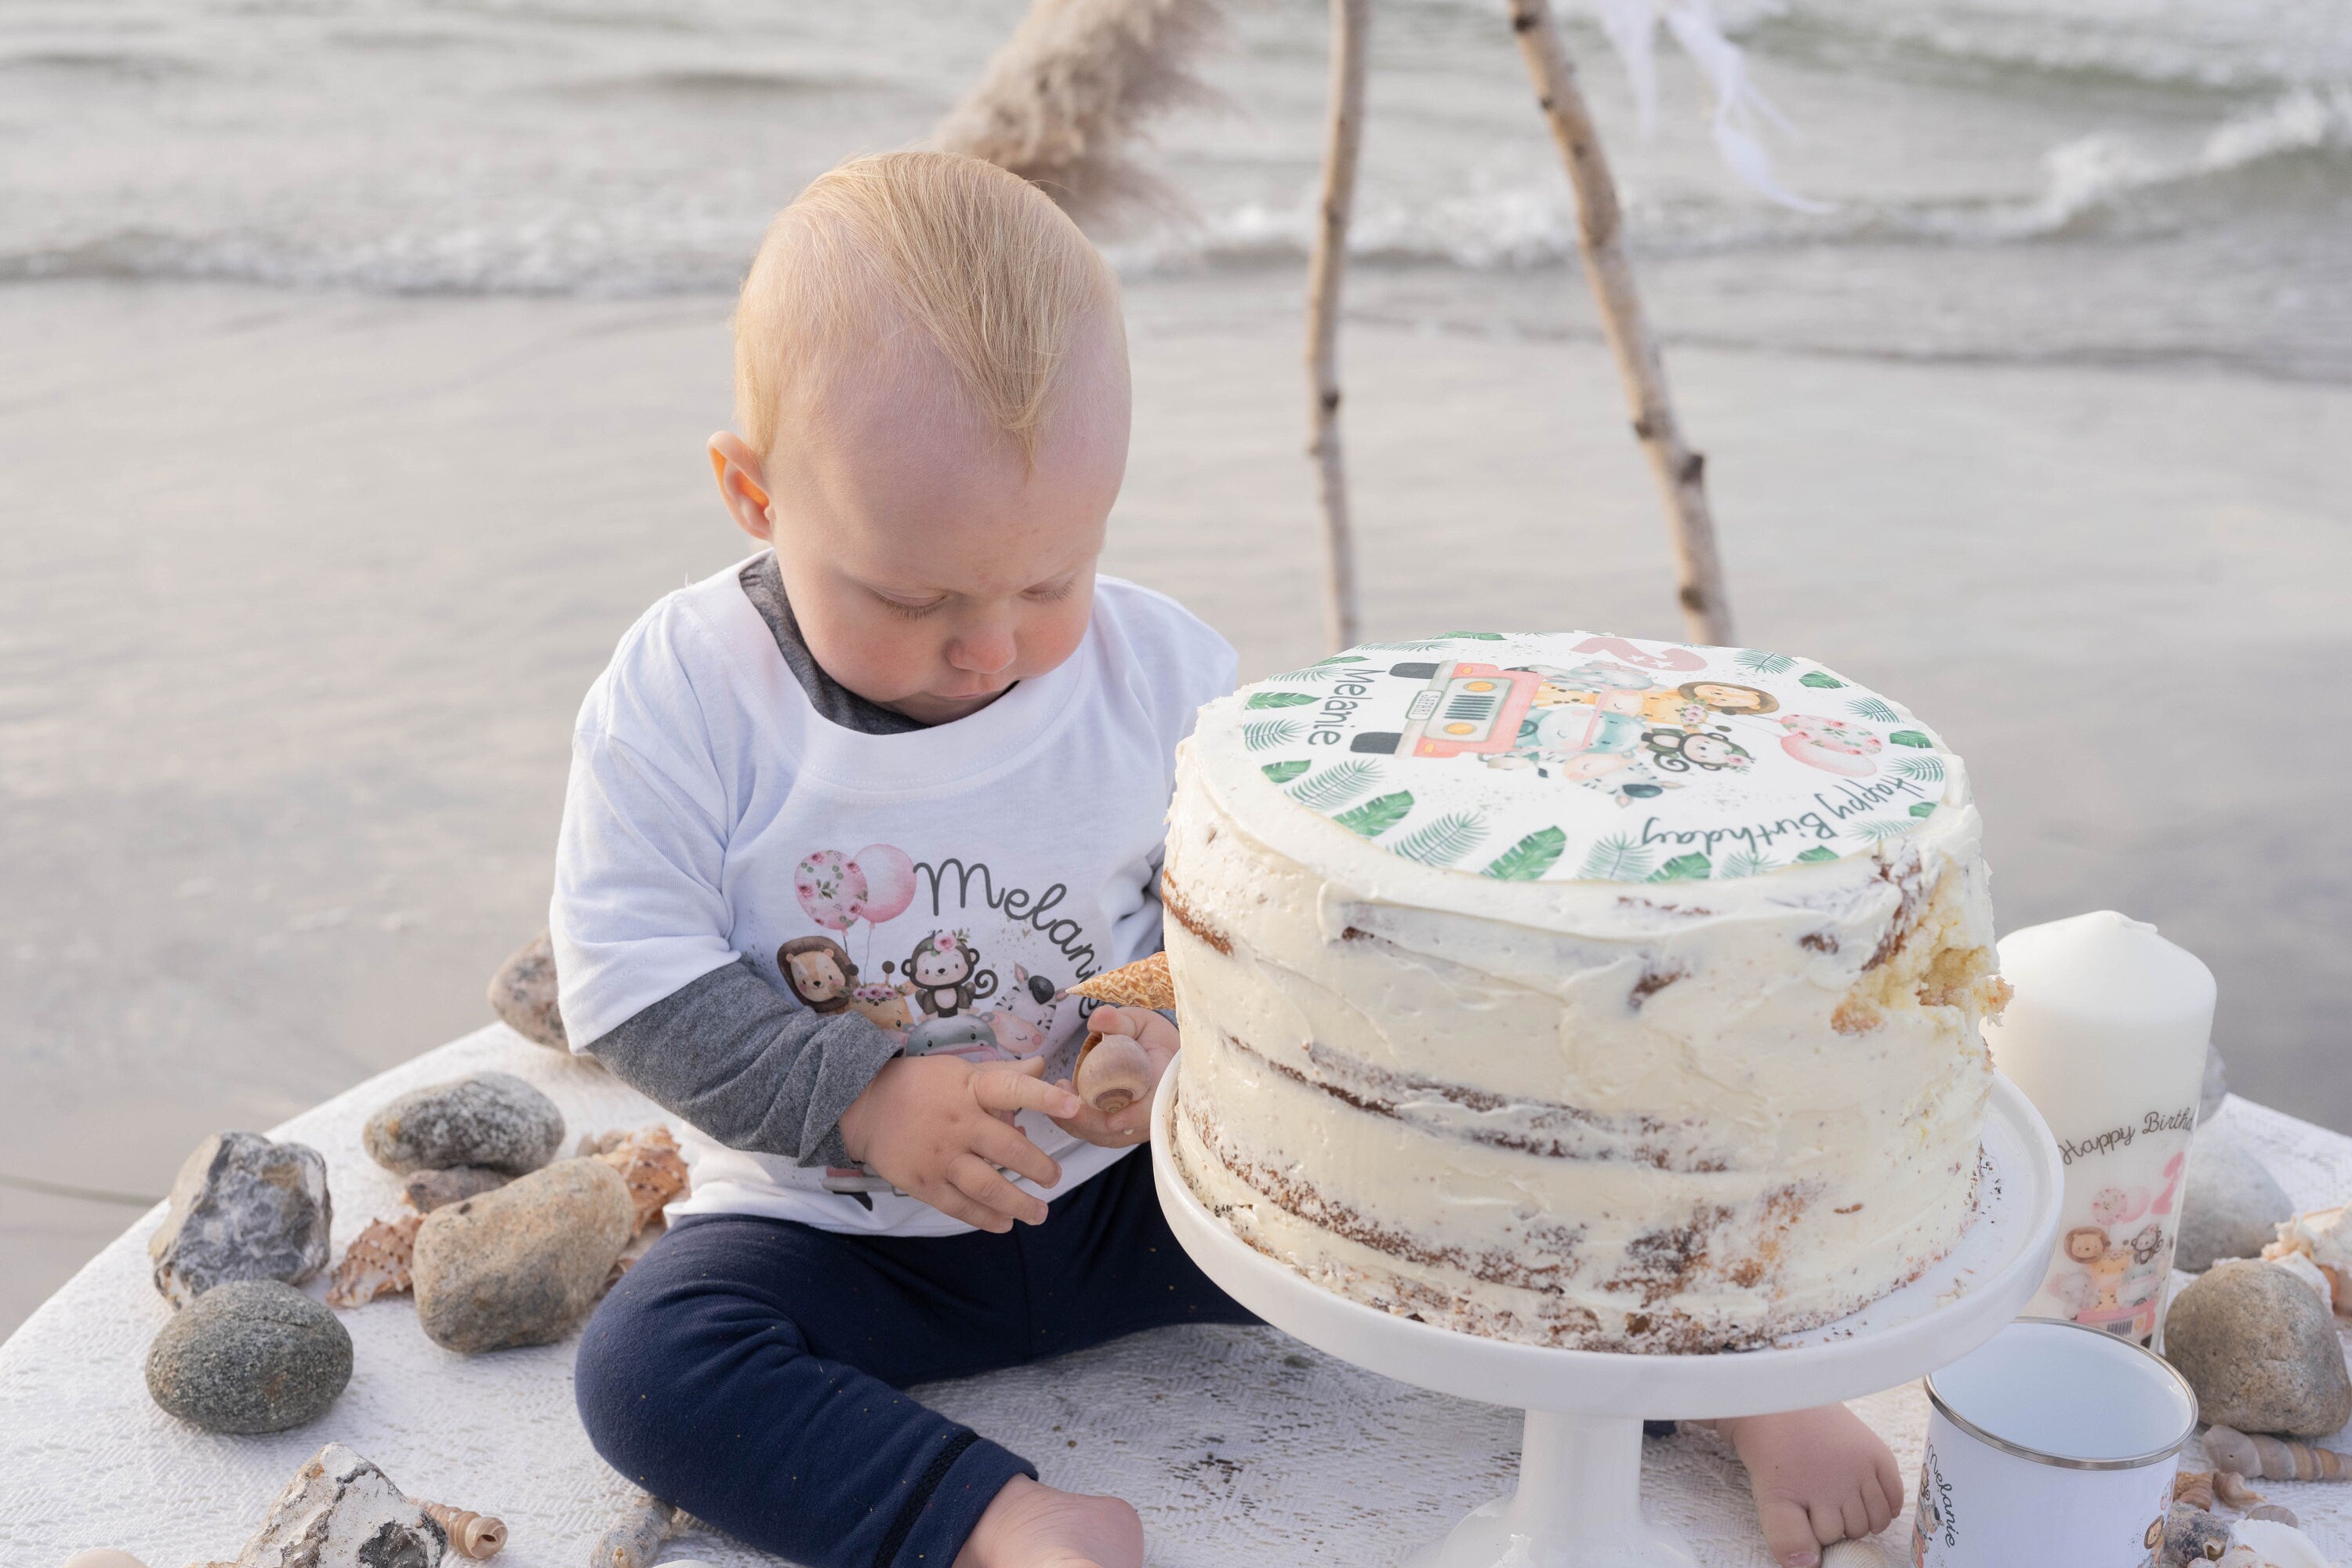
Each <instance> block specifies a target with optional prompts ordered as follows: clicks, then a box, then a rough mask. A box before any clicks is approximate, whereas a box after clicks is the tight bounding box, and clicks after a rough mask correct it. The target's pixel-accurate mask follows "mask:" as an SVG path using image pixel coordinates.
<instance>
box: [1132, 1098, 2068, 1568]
mask: <svg viewBox="0 0 2352 1568" xmlns="http://www.w3.org/2000/svg"><path fill="white" fill-rule="evenodd" d="M1177 1077H1178V1075H1177V1074H1176V1073H1174V1072H1170V1073H1167V1074H1164V1075H1162V1077H1161V1079H1160V1089H1159V1092H1158V1094H1157V1096H1156V1098H1155V1100H1154V1101H1153V1106H1152V1137H1151V1165H1152V1173H1153V1177H1154V1179H1155V1181H1156V1183H1157V1184H1158V1187H1159V1191H1160V1207H1161V1208H1162V1209H1163V1210H1165V1211H1166V1213H1167V1215H1168V1223H1169V1226H1170V1227H1171V1229H1173V1230H1174V1231H1175V1233H1176V1238H1177V1240H1178V1241H1180V1242H1181V1243H1182V1244H1183V1247H1184V1250H1185V1251H1186V1252H1188V1253H1190V1254H1192V1260H1193V1261H1194V1262H1195V1263H1198V1264H1199V1265H1200V1266H1201V1269H1202V1272H1203V1273H1205V1274H1207V1275H1208V1276H1209V1278H1210V1279H1213V1280H1215V1281H1216V1282H1217V1284H1218V1285H1219V1286H1221V1287H1222V1288H1223V1289H1224V1291H1225V1292H1226V1294H1228V1295H1230V1296H1232V1297H1233V1298H1234V1300H1237V1301H1239V1302H1240V1303H1241V1304H1242V1305H1243V1306H1244V1307H1247V1308H1248V1309H1249V1310H1251V1311H1253V1312H1255V1313H1256V1314H1257V1315H1258V1316H1259V1317H1261V1318H1264V1319H1265V1321H1267V1322H1269V1323H1272V1324H1273V1325H1275V1327H1276V1328H1278V1329H1282V1330H1284V1331H1287V1332H1289V1333H1291V1334H1294V1335H1296V1336H1297V1338H1299V1339H1302V1340H1304V1341H1306V1342H1307V1343H1308V1344H1310V1345H1313V1346H1315V1347H1316V1348H1317V1349H1318V1350H1321V1351H1325V1352H1328V1353H1330V1354H1332V1355H1335V1356H1338V1357H1339V1359H1340V1360H1342V1361H1347V1362H1352V1363H1355V1364H1356V1365H1358V1366H1362V1367H1367V1368H1369V1369H1370V1370H1371V1371H1374V1372H1378V1373H1385V1374H1387V1375H1388V1376H1390V1377H1393V1378H1397V1379H1399V1380H1401V1381H1402V1382H1405V1383H1410V1384H1416V1385H1418V1386H1420V1387H1423V1388H1427V1389H1433V1390H1434V1391H1436V1392H1437V1393H1440V1394H1454V1395H1456V1396H1458V1397H1461V1398H1465V1399H1475V1400H1479V1401H1481V1402H1483V1403H1485V1404H1488V1405H1504V1406H1507V1407H1509V1408H1513V1409H1521V1410H1525V1411H1526V1412H1527V1413H1528V1417H1527V1436H1526V1440H1525V1442H1524V1444H1523V1445H1522V1447H1521V1448H1520V1451H1519V1484H1518V1487H1517V1489H1516V1490H1515V1491H1513V1492H1512V1493H1511V1494H1510V1495H1509V1496H1507V1497H1504V1498H1498V1499H1496V1500H1495V1501H1493V1502H1490V1503H1488V1504H1486V1506H1485V1507H1484V1508H1481V1509H1479V1510H1476V1511H1475V1512H1474V1513H1472V1514H1471V1515H1470V1516H1469V1517H1468V1518H1467V1519H1465V1520H1464V1521H1462V1522H1461V1523H1460V1524H1459V1525H1456V1526H1455V1527H1454V1531H1453V1532H1452V1533H1451V1534H1449V1535H1447V1536H1446V1537H1445V1539H1444V1540H1443V1541H1441V1542H1437V1543H1435V1544H1434V1545H1432V1546H1429V1547H1426V1548H1424V1549H1423V1550H1422V1551H1421V1552H1418V1553H1416V1554H1414V1555H1412V1557H1410V1558H1408V1559H1406V1563H1408V1564H1409V1568H1695V1565H1696V1563H1697V1559H1696V1557H1694V1556H1693V1555H1692V1554H1691V1551H1690V1548H1689V1547H1688V1546H1687V1545H1686V1544H1685V1542H1683V1541H1682V1539H1681V1538H1680V1537H1679V1536H1678V1535H1676V1534H1675V1532H1674V1531H1671V1530H1668V1529H1664V1528H1662V1527H1660V1526H1658V1525H1654V1524H1652V1523H1649V1522H1648V1521H1645V1520H1643V1517H1642V1509H1641V1484H1642V1422H1643V1420H1644V1419H1645V1418H1647V1419H1653V1420H1658V1419H1669V1418H1671V1419H1678V1420H1706V1419H1709V1418H1712V1417H1719V1416H1727V1415H1762V1414H1765V1413H1767V1412H1769V1411H1776V1410H1801V1409H1804V1408H1806V1407H1808V1406H1811V1405H1827V1404H1831V1403H1832V1402H1834V1401H1837V1400H1843V1399H1853V1398H1855V1397H1857V1396H1859V1395H1861V1394H1871V1393H1874V1392H1876V1391H1877V1390H1879V1389H1882V1388H1892V1387H1894V1386H1895V1385H1896V1384H1902V1383H1907V1382H1909V1381H1910V1380H1911V1379H1913V1378H1916V1377H1919V1376H1923V1375H1925V1374H1926V1373H1930V1372H1933V1371H1934V1370H1936V1368H1937V1367H1939V1366H1943V1365H1945V1364H1946V1363H1949V1362H1952V1361H1955V1360H1958V1358H1959V1357H1960V1356H1962V1355H1965V1354H1966V1353H1967V1352H1969V1351H1971V1350H1973V1349H1975V1348H1976V1347H1977V1346H1978V1345H1979V1344H1981V1343H1983V1342H1985V1341H1986V1340H1988V1339H1990V1338H1991V1337H1992V1335H1993V1334H1994V1333H1996V1332H1997V1331H1999V1330H2000V1328H2001V1326H2002V1325H2003V1324H2005V1323H2007V1322H2009V1321H2010V1320H2011V1319H2012V1318H2014V1317H2015V1316H2016V1315H2017V1313H2018V1311H2019V1310H2020V1309H2021V1308H2022V1307H2023V1306H2024V1305H2025V1303H2026V1302H2027V1301H2029V1300H2032V1296H2033V1292H2034V1290H2035V1289H2037V1288H2039V1287H2040V1285H2041V1283H2042V1271H2043V1269H2044V1268H2045V1267H2046V1266H2047V1263H2048V1260H2049V1258H2050V1251H2051V1248H2052V1247H2053V1246H2055V1245H2056V1243H2057V1239H2058V1211H2059V1202H2060V1199H2061V1198H2062V1197H2063V1193H2064V1185H2065V1184H2064V1182H2063V1177H2062V1175H2061V1173H2060V1167H2059V1163H2058V1148H2057V1145H2056V1143H2054V1142H2053V1141H2052V1139H2051V1136H2050V1130H2049V1128H2048V1127H2046V1126H2044V1125H2043V1124H2042V1118H2041V1116H2040V1115H2039V1114H2038V1113H2037V1112H2036V1111H2035V1110H2034V1109H2033V1107H2032V1104H2031V1103H2030V1102H2029V1101H2028V1100H2026V1098H2025V1096H2024V1095H2023V1094H2022V1093H2021V1091H2020V1090H2019V1089H2017V1087H2016V1086H2015V1085H2014V1084H2011V1082H2010V1081H2009V1080H2008V1079H1995V1080H1994V1082H1993V1090H1992V1104H1991V1111H1990V1115H1989V1116H1988V1117H1987V1119H1986V1122H1985V1131H1984V1163H1983V1164H1982V1166H1981V1167H1980V1171H1979V1178H1978V1184H1977V1195H1978V1207H1977V1213H1976V1216H1975V1218H1974V1219H1972V1220H1971V1221H1970V1222H1969V1227H1968V1229H1967V1230H1966V1231H1964V1232H1962V1233H1961V1237H1960V1241H1959V1245H1958V1247H1955V1248H1954V1249H1953V1251H1952V1253H1951V1256H1949V1257H1948V1258H1945V1259H1944V1260H1943V1261H1942V1262H1940V1263H1938V1264H1937V1265H1936V1266H1935V1267H1934V1268H1930V1269H1928V1270H1927V1272H1926V1273H1925V1274H1923V1275H1922V1276H1920V1278H1919V1279H1916V1280H1914V1281H1912V1282H1911V1283H1910V1284H1908V1285H1906V1286H1905V1287H1903V1288H1902V1289H1899V1290H1896V1291H1895V1292H1893V1293H1892V1294H1890V1295H1887V1296H1884V1297H1882V1298H1880V1299H1879V1300H1875V1301H1873V1302H1872V1303H1870V1305H1868V1306H1867V1307H1864V1309H1863V1310H1861V1311H1858V1312H1856V1313H1854V1314H1853V1315H1852V1316H1851V1317H1847V1318H1843V1319H1841V1320H1839V1321H1837V1322H1834V1323H1831V1324H1828V1325H1827V1326H1825V1327H1822V1328H1819V1329H1814V1330H1811V1331H1808V1332H1806V1333H1802V1334H1794V1335H1790V1336H1789V1337H1788V1338H1787V1339H1784V1340H1781V1341H1780V1342H1776V1343H1774V1344H1771V1345H1769V1346H1766V1347H1763V1348H1761V1349H1758V1350H1751V1351H1741V1352H1726V1353H1722V1354H1715V1355H1627V1354H1622V1353H1616V1352H1602V1351H1574V1350H1553V1349H1550V1348H1549V1347H1546V1346H1542V1345H1527V1344H1516V1343H1513V1342H1509V1341H1507V1340H1494V1339H1486V1338H1482V1337H1480V1336H1478V1335H1475V1334H1464V1333H1457V1332H1455V1331H1453V1330H1450V1329H1442V1328H1438V1327H1436V1326H1434V1325H1433V1324H1429V1323H1420V1322H1415V1321H1412V1319H1410V1318H1401V1317H1397V1316H1394V1315H1393V1314H1391V1313H1388V1312H1384V1311H1381V1310H1380V1309H1378V1308H1376V1307H1368V1306H1365V1305H1363V1304H1362V1303H1361V1302H1358V1301H1351V1300H1348V1299H1347V1298H1346V1297H1344V1296H1339V1295H1335V1294H1333V1293H1332V1292H1330V1291H1328V1290H1326V1289H1323V1288H1322V1287H1320V1286H1318V1285H1315V1284H1312V1283H1310V1282H1309V1281H1308V1280H1307V1279H1306V1277H1305V1276H1303V1275H1301V1274H1299V1273H1297V1271H1296V1270H1294V1269H1292V1268H1289V1267H1288V1266H1287V1265H1286V1264H1283V1263H1278V1262H1276V1260H1275V1259H1273V1258H1268V1257H1266V1256H1265V1254H1264V1253H1261V1252H1259V1251H1257V1250H1256V1249H1255V1248H1254V1247H1250V1246H1249V1245H1248V1244H1247V1243H1245V1242H1244V1241H1242V1240H1241V1239H1240V1238H1239V1237H1235V1236H1234V1233H1233V1232H1232V1231H1231V1230H1229V1229H1228V1228H1226V1226H1225V1225H1224V1223H1223V1221H1221V1220H1219V1219H1217V1218H1216V1217H1215V1216H1214V1215H1211V1214H1210V1213H1209V1212H1208V1210H1207V1209H1206V1208H1204V1207H1202V1204H1201V1201H1200V1199H1198V1198H1197V1197H1195V1196H1194V1195H1193V1194H1192V1188H1191V1187H1190V1186H1189V1185H1188V1184H1186V1183H1185V1181H1184V1179H1183V1176H1182V1175H1181V1173H1179V1172H1178V1170H1177V1169H1176V1164H1175V1152H1174V1151H1175V1143H1174V1140H1173V1139H1172V1137H1171V1125H1172V1121H1173V1118H1174V1115H1175V1108H1176V1081H1177Z"/></svg>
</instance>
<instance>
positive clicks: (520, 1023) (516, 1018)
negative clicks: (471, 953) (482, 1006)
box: [490, 930, 572, 1051]
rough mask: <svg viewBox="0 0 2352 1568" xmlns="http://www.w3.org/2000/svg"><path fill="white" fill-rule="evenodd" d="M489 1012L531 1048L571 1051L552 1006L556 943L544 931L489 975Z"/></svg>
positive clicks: (561, 1020)
mask: <svg viewBox="0 0 2352 1568" xmlns="http://www.w3.org/2000/svg"><path fill="white" fill-rule="evenodd" d="M490 1011H491V1012H493V1013H496V1014H497V1015H498V1016H499V1019H500V1020H501V1021H502V1022H503V1023H505V1025H506V1026H507V1027H508V1028H509V1029H512V1030H513V1031H514V1032H515V1033H516V1034H518V1035H520V1036H521V1037H523V1038H524V1039H526V1040H529V1041H530V1042H531V1043H532V1044H534V1045H541V1046H545V1047H548V1048H550V1049H551V1050H558V1051H568V1050H570V1049H571V1048H572V1041H571V1039H570V1037H567V1036H566V1035H565V1034H564V1032H563V1015H562V1013H560V1012H558V1011H557V1010H556V1006H555V943H554V941H553V939H552V938H551V937H550V936H549V934H548V933H547V932H546V931H543V930H542V931H541V932H540V933H539V934H538V935H537V936H535V937H533V938H531V939H530V941H529V942H525V943H523V944H522V945H521V946H520V947H519V948H517V949H515V951H514V952H513V954H512V955H511V956H509V958H508V959H507V961H506V962H505V963H501V964H499V972H498V973H496V974H493V975H491V976H490Z"/></svg>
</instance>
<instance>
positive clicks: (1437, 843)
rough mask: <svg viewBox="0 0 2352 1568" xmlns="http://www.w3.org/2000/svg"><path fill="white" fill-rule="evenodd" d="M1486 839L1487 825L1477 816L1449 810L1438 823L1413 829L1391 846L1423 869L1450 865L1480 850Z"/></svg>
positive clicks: (1472, 813) (1473, 813)
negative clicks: (1417, 862)
mask: <svg viewBox="0 0 2352 1568" xmlns="http://www.w3.org/2000/svg"><path fill="white" fill-rule="evenodd" d="M1485 837H1486V823H1485V822H1484V821H1483V820H1482V819H1481V818H1480V817H1479V816H1477V814H1475V812H1467V811H1449V812H1447V813H1446V814H1445V815H1444V816H1441V817H1439V818H1438V819H1437V820H1436V821H1434V822H1432V823H1429V824H1427V825H1426V826H1421V827H1416V828H1414V829H1413V830H1412V832H1411V833H1408V834H1406V835H1405V836H1404V837H1402V838H1400V839H1398V840H1397V841H1396V842H1395V843H1393V844H1391V845H1390V846H1389V847H1390V848H1391V849H1393V850H1395V851H1396V852H1397V853H1398V854H1400V855H1402V856H1403V857H1404V858H1406V859H1408V860H1418V861H1420V862H1421V863H1422V864H1423V865H1424V866H1451V865H1453V864H1454V862H1456V861H1458V860H1460V859H1461V858H1463V857H1464V856H1465V855H1467V854H1469V853H1470V852H1471V851H1472V850H1473V849H1475V848H1477V847H1478V844H1479V841H1480V840H1481V839H1484V838H1485Z"/></svg>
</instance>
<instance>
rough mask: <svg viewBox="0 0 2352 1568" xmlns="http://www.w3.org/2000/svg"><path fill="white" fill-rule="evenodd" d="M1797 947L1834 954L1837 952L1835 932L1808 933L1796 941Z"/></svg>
mask: <svg viewBox="0 0 2352 1568" xmlns="http://www.w3.org/2000/svg"><path fill="white" fill-rule="evenodd" d="M1797 945H1798V946H1799V947H1803V948H1810V949H1811V950H1812V951H1813V952H1836V951H1837V950H1838V939H1837V932H1835V931H1807V932H1806V933H1805V934H1804V935H1802V936H1801V937H1799V938H1798V939H1797Z"/></svg>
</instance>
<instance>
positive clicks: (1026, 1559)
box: [955, 1476, 1143, 1568]
mask: <svg viewBox="0 0 2352 1568" xmlns="http://www.w3.org/2000/svg"><path fill="white" fill-rule="evenodd" d="M955 1568H1143V1521H1142V1520H1140V1519H1139V1518H1138V1517H1136V1512H1135V1510H1134V1509H1133V1508H1132V1507H1130V1506H1129V1505H1128V1504H1127V1503H1126V1502H1124V1501H1122V1500H1120V1499H1118V1498H1115V1497H1087V1496H1086V1495H1085V1494H1083V1493H1080V1492H1065V1491H1056V1490H1055V1489H1053V1488H1052V1487H1048V1486H1041V1485H1039V1484H1038V1483H1037V1482H1035V1481H1033V1480H1031V1479H1029V1478H1028V1477H1026V1476H1015V1477H1013V1479H1011V1480H1010V1481H1007V1482H1006V1483H1005V1485H1004V1489H1003V1491H1001V1492H998V1493H997V1494H996V1498H995V1500H993V1501H992V1502H991V1503H990V1504H989V1505H988V1510H987V1511H986V1512H985V1513H982V1515H981V1516H980V1522H979V1523H978V1524H976V1525H974V1526H973V1527H972V1531H971V1535H970V1536H969V1537H968V1538H966V1540H965V1541H964V1543H963V1550H962V1551H961V1552H957V1553H956V1560H955Z"/></svg>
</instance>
